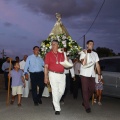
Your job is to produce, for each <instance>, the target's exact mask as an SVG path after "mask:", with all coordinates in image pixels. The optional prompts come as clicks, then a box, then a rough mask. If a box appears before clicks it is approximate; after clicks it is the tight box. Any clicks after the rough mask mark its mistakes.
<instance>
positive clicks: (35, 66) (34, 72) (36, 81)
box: [24, 46, 45, 106]
mask: <svg viewBox="0 0 120 120" xmlns="http://www.w3.org/2000/svg"><path fill="white" fill-rule="evenodd" d="M38 55H39V47H38V46H34V47H33V54H32V55H30V56H28V58H27V60H26V63H25V68H24V73H25V79H27V80H28V78H29V77H28V75H29V73H28V71H29V72H30V79H31V86H32V98H33V101H34V105H35V106H38V105H39V104H42V100H41V98H42V93H43V90H44V86H45V84H44V72H43V67H44V61H43V59H42V58H41V57H40V56H38ZM37 87H39V93H37Z"/></svg>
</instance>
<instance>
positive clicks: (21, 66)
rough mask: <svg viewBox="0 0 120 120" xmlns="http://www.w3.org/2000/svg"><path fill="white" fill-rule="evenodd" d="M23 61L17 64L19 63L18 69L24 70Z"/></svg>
mask: <svg viewBox="0 0 120 120" xmlns="http://www.w3.org/2000/svg"><path fill="white" fill-rule="evenodd" d="M25 63H26V62H25V61H24V60H22V61H21V62H20V63H19V64H20V69H21V70H24V67H25Z"/></svg>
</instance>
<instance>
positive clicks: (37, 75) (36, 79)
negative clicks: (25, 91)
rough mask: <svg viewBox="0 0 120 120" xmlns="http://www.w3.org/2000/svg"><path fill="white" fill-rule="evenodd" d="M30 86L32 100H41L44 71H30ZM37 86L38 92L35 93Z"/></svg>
mask: <svg viewBox="0 0 120 120" xmlns="http://www.w3.org/2000/svg"><path fill="white" fill-rule="evenodd" d="M30 78H31V86H32V97H33V101H34V102H38V101H39V100H41V97H42V93H43V90H44V86H45V84H44V72H34V73H31V72H30ZM37 86H38V87H39V93H38V94H37Z"/></svg>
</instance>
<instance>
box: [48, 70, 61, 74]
mask: <svg viewBox="0 0 120 120" xmlns="http://www.w3.org/2000/svg"><path fill="white" fill-rule="evenodd" d="M49 71H50V72H53V73H58V74H63V72H55V71H51V70H49Z"/></svg>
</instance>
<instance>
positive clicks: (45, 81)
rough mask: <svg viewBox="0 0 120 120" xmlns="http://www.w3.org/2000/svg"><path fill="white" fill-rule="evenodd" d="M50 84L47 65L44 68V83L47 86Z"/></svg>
mask: <svg viewBox="0 0 120 120" xmlns="http://www.w3.org/2000/svg"><path fill="white" fill-rule="evenodd" d="M48 82H49V78H48V65H47V64H45V68H44V83H45V84H47V83H48Z"/></svg>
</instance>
